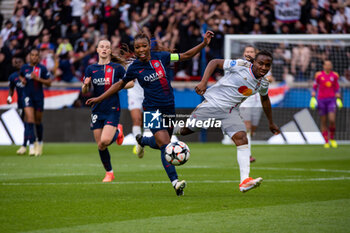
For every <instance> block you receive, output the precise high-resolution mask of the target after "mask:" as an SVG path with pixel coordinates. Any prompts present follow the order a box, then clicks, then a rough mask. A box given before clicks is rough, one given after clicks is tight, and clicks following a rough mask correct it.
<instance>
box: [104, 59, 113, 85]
mask: <svg viewBox="0 0 350 233" xmlns="http://www.w3.org/2000/svg"><path fill="white" fill-rule="evenodd" d="M113 75H114V69H113V67H112V66H109V65H106V67H105V91H107V90H108V89H109V88H110V87H111V86H112V84H113Z"/></svg>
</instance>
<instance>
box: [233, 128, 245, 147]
mask: <svg viewBox="0 0 350 233" xmlns="http://www.w3.org/2000/svg"><path fill="white" fill-rule="evenodd" d="M232 140H233V142H234V143H235V144H236V146H241V145H246V144H248V138H247V133H246V132H244V131H239V132H237V133H235V134H234V135H233V136H232Z"/></svg>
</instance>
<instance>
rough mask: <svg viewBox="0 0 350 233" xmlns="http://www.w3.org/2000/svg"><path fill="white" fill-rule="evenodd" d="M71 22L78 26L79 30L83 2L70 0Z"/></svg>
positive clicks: (81, 0)
mask: <svg viewBox="0 0 350 233" xmlns="http://www.w3.org/2000/svg"><path fill="white" fill-rule="evenodd" d="M71 7H72V22H73V23H75V24H76V25H77V26H78V29H80V26H81V17H82V16H83V13H84V7H85V2H84V1H83V0H72V2H71Z"/></svg>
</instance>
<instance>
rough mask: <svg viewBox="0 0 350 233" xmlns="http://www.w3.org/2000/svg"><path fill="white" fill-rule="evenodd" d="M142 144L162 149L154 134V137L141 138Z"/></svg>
mask: <svg viewBox="0 0 350 233" xmlns="http://www.w3.org/2000/svg"><path fill="white" fill-rule="evenodd" d="M141 146H149V147H151V148H153V149H158V150H159V149H160V148H159V146H158V145H157V143H156V138H155V137H154V136H152V137H142V139H141Z"/></svg>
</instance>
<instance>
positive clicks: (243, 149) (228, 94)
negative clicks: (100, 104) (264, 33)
mask: <svg viewBox="0 0 350 233" xmlns="http://www.w3.org/2000/svg"><path fill="white" fill-rule="evenodd" d="M252 62H253V63H251V62H249V61H245V60H241V59H237V60H229V59H227V60H223V59H214V60H211V61H210V62H209V64H208V66H207V68H206V69H205V72H204V75H203V78H202V81H201V82H200V83H199V84H198V85H197V86H196V88H195V90H196V92H197V93H198V94H199V95H203V96H204V98H205V100H204V101H203V102H202V103H201V104H200V105H198V106H197V108H196V109H195V110H194V111H193V112H192V114H191V117H190V119H191V121H205V120H208V119H210V118H214V119H216V120H220V121H221V129H222V131H223V133H225V134H227V135H228V136H229V137H230V138H231V139H232V141H233V142H234V143H235V144H236V146H237V160H238V165H239V169H240V178H241V183H240V185H239V190H240V191H241V192H246V191H248V190H250V189H253V188H256V187H258V186H259V185H260V183H261V182H262V180H263V179H262V178H261V177H259V178H256V179H253V178H251V177H249V172H250V161H249V157H250V148H249V147H248V139H247V133H246V127H245V125H244V123H243V121H242V119H241V117H240V115H239V106H240V104H241V103H242V102H243V101H244V100H246V99H247V98H248V97H249V96H251V95H254V94H255V93H259V94H260V96H261V103H262V106H263V109H264V112H265V114H266V117H267V119H268V121H269V128H270V130H271V132H272V133H274V134H278V133H280V131H279V129H278V127H277V126H276V125H275V124H274V123H273V120H272V111H271V103H270V99H269V96H268V86H269V82H268V80H267V79H266V78H265V75H266V74H267V72H268V71H269V70H270V68H271V65H272V55H271V53H269V52H266V51H261V52H259V53H258V54H257V55H256V57H255V59H254V61H252ZM216 68H219V69H223V70H224V71H225V75H224V77H222V78H221V79H220V80H219V81H218V82H217V83H216V84H215V85H213V86H212V87H210V88H208V90H207V83H208V80H209V77H210V75H211V74H212V73H213V72H214V70H215V69H216ZM195 126H196V125H195V124H194V125H193V126H189V127H182V128H181V127H176V128H175V129H174V133H175V134H177V135H188V134H191V133H193V132H195V131H196V130H197V128H196V127H195Z"/></svg>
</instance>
